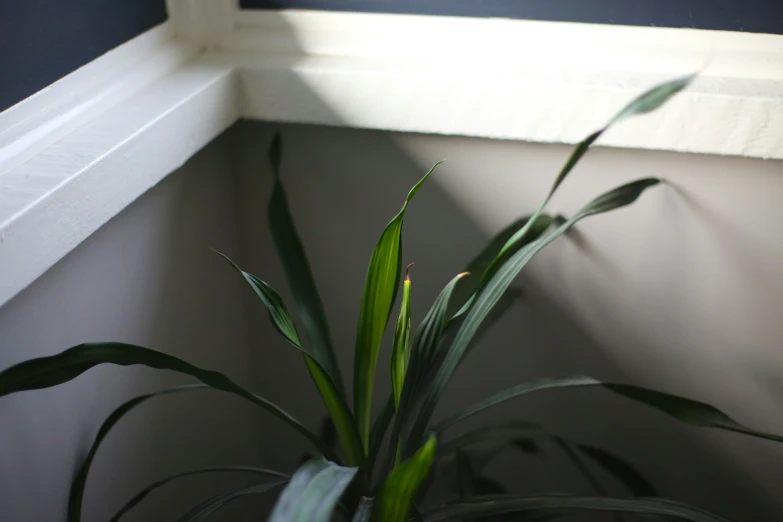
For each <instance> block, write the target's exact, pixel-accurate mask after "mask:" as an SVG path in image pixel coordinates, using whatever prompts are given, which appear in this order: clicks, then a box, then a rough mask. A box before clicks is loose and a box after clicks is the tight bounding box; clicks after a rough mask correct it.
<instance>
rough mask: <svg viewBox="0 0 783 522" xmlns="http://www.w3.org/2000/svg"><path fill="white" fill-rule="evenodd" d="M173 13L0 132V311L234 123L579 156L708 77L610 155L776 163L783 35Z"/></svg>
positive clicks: (205, 10)
mask: <svg viewBox="0 0 783 522" xmlns="http://www.w3.org/2000/svg"><path fill="white" fill-rule="evenodd" d="M169 8H170V13H171V22H169V23H167V24H165V25H163V26H161V27H158V28H156V29H153V30H152V31H149V32H148V33H147V34H145V35H142V36H140V37H138V38H136V39H135V40H133V41H131V42H129V43H127V44H125V45H123V46H122V47H120V48H118V49H116V50H115V51H112V52H111V53H108V54H107V55H105V56H103V57H101V58H99V59H98V60H96V61H95V62H93V63H91V64H89V65H88V66H86V67H84V68H82V69H80V70H78V71H76V72H75V73H73V74H71V75H69V76H68V77H66V78H64V79H63V80H61V81H59V82H57V83H55V84H54V85H52V86H51V87H49V88H48V89H45V90H44V91H42V92H40V93H38V94H37V95H35V96H33V97H31V98H29V99H28V100H25V101H24V102H22V103H20V104H19V105H17V106H15V107H13V108H11V109H9V110H8V111H6V112H4V113H2V114H0V273H2V274H3V278H2V280H0V305H1V304H3V303H5V302H7V301H8V300H9V299H11V298H12V297H13V296H14V295H16V294H17V293H18V292H19V291H21V290H22V289H24V288H25V287H26V286H27V285H29V284H30V283H31V282H32V281H34V280H35V279H36V278H38V277H39V276H40V275H41V274H42V273H43V272H44V271H46V270H47V269H48V268H49V267H51V266H52V265H53V264H54V263H56V262H57V261H58V260H59V259H61V258H62V257H63V256H64V255H65V254H67V253H68V252H69V251H71V250H72V249H73V248H75V247H76V246H77V245H78V244H79V243H80V242H81V241H83V240H84V239H85V238H86V237H88V236H89V235H90V234H91V233H92V232H94V231H95V230H96V229H97V228H98V227H100V226H101V225H103V224H104V223H106V221H108V220H109V219H111V218H112V217H113V216H115V215H116V214H118V213H119V212H120V211H121V210H122V209H123V208H125V206H127V205H128V204H129V203H130V202H131V201H133V200H134V199H136V198H137V197H138V196H140V195H141V194H143V193H144V192H145V191H146V190H148V189H149V188H150V187H152V186H153V185H155V184H156V183H158V182H159V181H160V180H161V179H163V178H164V177H165V176H166V175H168V174H169V173H171V172H172V171H173V170H175V169H176V168H177V167H178V166H179V165H181V164H182V163H183V162H184V161H185V160H187V159H188V158H189V157H190V156H192V155H193V154H194V153H195V152H196V151H198V150H199V149H200V148H202V147H203V146H204V145H205V144H206V143H208V142H209V141H210V140H211V139H213V138H214V137H216V136H217V135H219V134H220V133H221V132H223V130H225V129H226V128H227V127H229V126H230V125H231V124H232V123H234V122H235V121H236V120H237V119H239V118H251V119H259V120H272V121H286V122H299V123H316V124H326V125H336V126H350V127H360V128H372V129H384V130H393V131H402V132H425V133H439V134H449V135H463V136H480V137H488V138H501V139H513V140H524V141H532V142H547V143H573V142H575V141H577V140H579V139H581V138H582V137H584V136H585V135H586V134H587V133H589V132H590V131H592V130H594V129H595V128H596V127H598V126H600V125H601V124H602V123H604V122H605V121H606V120H607V119H608V118H609V117H610V116H611V115H612V114H613V113H614V112H615V111H616V110H617V109H618V108H619V107H620V106H622V105H623V104H624V103H625V102H626V101H627V100H628V99H630V98H631V97H632V96H634V95H635V94H637V93H638V92H640V91H641V90H642V89H644V88H646V87H648V86H650V85H651V84H653V83H655V82H657V81H660V80H662V79H664V78H670V77H673V76H676V75H680V74H684V73H688V72H692V71H694V70H696V69H699V68H701V67H702V66H704V65H705V64H707V67H706V68H705V69H704V72H703V74H702V75H701V77H700V78H699V79H698V80H697V81H696V82H695V83H694V85H693V86H692V87H691V88H690V89H689V90H688V91H687V92H685V93H683V94H681V95H679V96H678V97H677V98H676V99H675V100H674V101H673V102H672V103H671V104H670V105H668V106H667V108H666V109H665V110H663V111H660V112H658V113H656V114H653V115H650V116H646V117H644V118H639V119H637V120H634V121H631V122H629V123H627V124H623V125H622V126H620V127H619V128H618V129H616V130H613V131H612V132H610V133H607V135H606V136H605V137H602V139H601V142H600V144H601V145H605V146H615V147H629V148H643V149H658V150H671V151H681V152H691V153H704V154H721V155H735V156H747V157H756V158H773V159H783V36H774V35H759V34H745V33H725V32H712V31H696V30H686V29H661V28H638V27H635V28H631V27H616V26H601V25H584V24H564V23H550V22H528V21H518V20H502V19H471V18H449V17H427V16H406V15H376V14H352V13H322V12H307V11H291V12H261V11H258V12H254V11H240V10H238V9H236V8H235V7H234V3H233V2H232V1H231V0H169Z"/></svg>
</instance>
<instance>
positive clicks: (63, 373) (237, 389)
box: [0, 343, 336, 458]
mask: <svg viewBox="0 0 783 522" xmlns="http://www.w3.org/2000/svg"><path fill="white" fill-rule="evenodd" d="M99 364H117V365H120V366H132V365H143V366H148V367H150V368H156V369H159V370H172V371H175V372H179V373H183V374H185V375H190V376H191V377H195V378H196V379H198V380H199V381H201V382H203V383H204V384H206V385H207V386H210V387H211V388H214V389H216V390H221V391H224V392H228V393H233V394H235V395H238V396H240V397H242V398H244V399H247V400H249V401H250V402H252V403H253V404H256V405H257V406H260V407H262V408H264V409H265V410H266V411H268V412H269V413H271V414H272V415H274V416H275V417H277V418H278V419H280V420H282V421H283V422H285V423H286V424H288V425H289V426H291V427H292V428H294V429H295V430H296V431H298V432H299V433H300V434H302V435H303V436H304V437H305V438H306V439H307V440H309V441H310V442H311V443H313V445H314V446H315V447H316V448H318V450H319V451H321V452H322V453H323V454H324V455H333V452H332V450H331V449H330V448H329V447H327V446H326V445H325V444H324V443H323V441H322V440H321V439H320V438H319V437H318V436H317V435H315V434H314V433H313V432H311V431H310V430H308V429H307V428H306V427H305V426H304V425H303V424H302V423H300V422H299V421H298V420H296V419H295V418H294V417H292V416H291V415H290V414H289V413H288V412H286V411H285V410H283V409H282V408H280V407H279V406H277V405H276V404H274V403H272V402H270V401H268V400H266V399H264V398H263V397H259V396H258V395H255V394H253V393H251V392H249V391H247V390H246V389H244V388H243V387H241V386H239V385H238V384H236V383H235V382H234V381H232V380H231V379H229V378H228V377H226V376H225V375H223V374H222V373H219V372H215V371H211V370H205V369H203V368H199V367H197V366H194V365H192V364H190V363H188V362H185V361H183V360H182V359H178V358H176V357H173V356H171V355H167V354H165V353H161V352H157V351H155V350H150V349H148V348H142V347H141V346H135V345H131V344H123V343H89V344H80V345H78V346H74V347H73V348H69V349H68V350H65V351H64V352H61V353H59V354H57V355H52V356H50V357H40V358H37V359H30V360H28V361H24V362H22V363H19V364H17V365H15V366H12V367H10V368H8V369H6V370H4V371H3V372H2V373H0V397H3V396H5V395H9V394H11V393H16V392H20V391H25V390H38V389H41V388H51V387H52V386H57V385H58V384H62V383H64V382H68V381H70V380H72V379H75V378H76V377H78V376H79V375H81V374H82V373H84V372H86V371H87V370H89V369H91V368H93V367H94V366H98V365H99ZM335 458H336V456H335Z"/></svg>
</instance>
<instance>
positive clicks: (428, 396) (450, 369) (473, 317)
mask: <svg viewBox="0 0 783 522" xmlns="http://www.w3.org/2000/svg"><path fill="white" fill-rule="evenodd" d="M658 183H659V180H658V179H656V178H645V179H641V180H637V181H634V182H631V183H628V184H626V185H623V186H621V187H618V188H616V189H614V190H611V191H609V192H607V193H605V194H603V195H601V196H599V197H597V198H595V199H594V200H593V201H591V202H590V203H588V204H587V205H586V206H585V207H583V208H582V209H581V210H580V211H579V212H578V213H577V214H576V215H574V216H573V217H572V218H571V219H569V220H567V221H566V222H565V223H563V224H562V225H560V226H559V227H557V228H556V229H555V230H553V231H552V232H550V233H549V234H546V235H544V236H542V237H540V238H539V239H537V240H535V241H533V242H532V243H529V244H527V245H526V246H525V247H523V248H521V249H519V250H518V251H516V252H515V253H514V254H513V255H512V256H511V257H509V258H508V259H507V260H506V261H505V262H504V263H503V264H502V265H500V266H499V267H498V268H497V269H496V270H495V271H494V272H493V273H492V276H491V277H490V279H489V280H488V281H487V282H486V284H485V285H484V287H483V288H482V290H481V291H480V292H479V293H478V295H477V297H476V300H475V303H474V304H473V306H472V307H471V309H470V312H468V314H467V316H466V318H465V320H464V322H463V323H462V325H461V326H460V329H459V330H458V332H457V334H456V336H455V338H454V341H453V342H452V343H451V346H450V347H449V349H448V352H447V354H446V356H445V357H444V359H443V362H442V364H440V365H439V367H438V370H437V373H436V374H435V375H434V377H433V378H432V379H429V380H428V381H429V382H428V389H427V391H426V393H424V394H422V396H421V398H420V399H419V401H418V403H417V404H416V407H415V408H414V415H415V417H412V420H413V425H412V426H411V427H410V428H409V429H408V430H407V431H406V434H407V437H406V439H408V440H409V441H410V443H411V444H415V443H416V442H417V441H418V440H420V438H421V436H422V435H423V433H424V432H425V430H426V426H427V425H428V423H429V419H430V418H431V416H432V413H433V411H434V409H435V405H436V404H437V402H438V400H439V399H440V397H441V395H442V394H443V391H444V389H445V387H446V384H447V383H448V381H449V379H450V378H451V376H452V374H453V373H454V370H455V369H456V368H457V366H458V365H459V363H460V362H461V360H462V358H463V355H464V353H465V351H466V349H467V348H468V346H469V345H470V342H471V340H472V339H473V337H474V335H475V334H476V332H477V331H478V329H479V328H480V326H481V324H482V323H483V321H484V319H485V318H486V317H487V316H488V315H489V314H490V312H491V311H492V309H493V308H494V307H495V305H496V304H497V303H498V301H500V299H501V297H502V296H503V294H504V293H505V292H506V290H507V289H508V287H509V286H510V285H511V283H512V282H513V280H514V278H515V277H516V276H517V275H518V274H519V272H520V271H521V270H522V268H523V267H524V266H525V265H527V263H528V262H529V261H530V260H531V259H533V257H534V256H535V255H536V254H537V253H538V252H540V251H541V250H542V249H543V248H544V247H545V246H547V245H548V244H549V243H551V242H552V241H554V240H555V239H557V238H558V237H560V236H561V235H562V234H563V233H565V232H566V231H567V230H569V229H570V228H571V227H572V226H574V225H575V224H576V223H577V222H579V221H580V220H581V219H584V218H585V217H588V216H591V215H594V214H599V213H602V212H608V211H610V210H613V209H617V208H620V207H623V206H626V205H629V204H630V203H632V202H634V201H635V200H636V199H637V198H638V197H639V196H640V195H641V194H642V192H644V190H646V189H647V188H649V187H652V186H654V185H657V184H658Z"/></svg>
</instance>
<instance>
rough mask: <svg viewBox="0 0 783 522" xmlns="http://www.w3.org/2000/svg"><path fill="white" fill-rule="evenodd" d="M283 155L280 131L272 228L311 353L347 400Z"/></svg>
mask: <svg viewBox="0 0 783 522" xmlns="http://www.w3.org/2000/svg"><path fill="white" fill-rule="evenodd" d="M281 158H282V143H281V139H280V134H277V135H275V137H274V139H273V140H272V145H271V146H270V148H269V161H270V163H271V164H272V170H273V171H274V175H275V187H274V190H273V191H272V197H271V199H270V200H269V209H268V214H269V228H270V230H271V232H272V239H273V240H274V242H275V247H276V248H277V253H278V255H279V256H280V261H281V264H282V266H283V269H284V270H285V274H286V278H287V280H288V286H289V287H290V288H291V293H292V294H293V296H294V305H295V307H296V311H297V312H298V313H299V317H300V318H301V320H302V325H303V329H304V333H305V337H306V338H307V340H308V341H309V343H310V346H311V350H312V356H313V358H314V359H315V360H316V361H318V363H319V364H320V365H321V366H322V367H323V368H324V370H325V371H326V374H327V375H328V376H329V377H330V378H331V380H332V382H334V385H335V387H336V388H337V391H338V392H339V393H340V395H341V396H342V397H343V399H345V389H344V387H343V379H342V376H341V375H340V366H339V365H338V364H337V357H336V356H335V353H334V347H333V345H332V337H331V333H330V332H329V324H328V322H327V320H326V312H325V311H324V305H323V303H322V302H321V296H320V294H319V293H318V288H317V286H316V284H315V278H314V277H313V271H312V269H311V268H310V263H309V261H308V260H307V254H306V252H305V249H304V245H303V244H302V240H301V239H300V237H299V232H298V231H297V229H296V225H295V224H294V220H293V217H292V215H291V211H290V210H289V208H288V199H287V198H286V194H285V189H284V188H283V184H282V182H281V181H280V161H281Z"/></svg>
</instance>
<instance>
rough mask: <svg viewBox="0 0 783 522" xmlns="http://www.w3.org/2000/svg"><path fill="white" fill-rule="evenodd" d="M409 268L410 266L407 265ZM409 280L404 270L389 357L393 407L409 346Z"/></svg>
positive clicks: (403, 377) (397, 405)
mask: <svg viewBox="0 0 783 522" xmlns="http://www.w3.org/2000/svg"><path fill="white" fill-rule="evenodd" d="M409 266H410V265H409ZM410 334H411V278H410V276H409V275H408V269H407V268H406V269H405V281H403V283H402V300H401V301H400V313H399V315H398V316H397V325H396V328H395V329H394V342H393V344H392V356H391V382H392V394H393V395H394V406H395V409H398V408H399V406H400V397H401V396H402V385H403V383H404V381H405V372H406V370H407V369H408V360H409V358H410V351H411V344H410Z"/></svg>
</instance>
